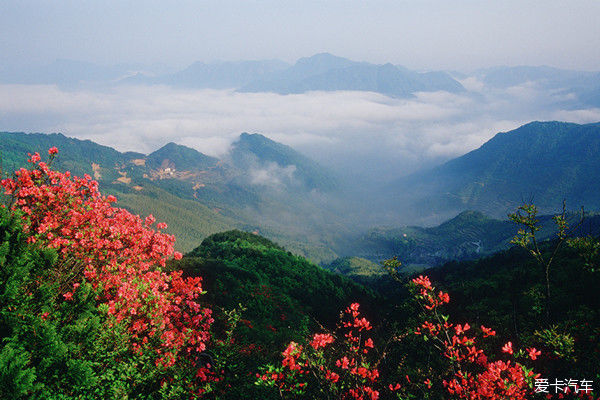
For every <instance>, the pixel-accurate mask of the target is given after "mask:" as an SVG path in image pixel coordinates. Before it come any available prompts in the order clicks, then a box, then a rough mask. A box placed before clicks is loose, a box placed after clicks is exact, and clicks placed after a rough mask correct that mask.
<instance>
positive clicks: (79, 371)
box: [0, 208, 102, 398]
mask: <svg viewBox="0 0 600 400" xmlns="http://www.w3.org/2000/svg"><path fill="white" fill-rule="evenodd" d="M18 219H19V218H18V216H15V215H11V214H9V213H8V212H7V211H6V209H4V208H0V249H2V250H1V256H0V304H1V306H0V338H1V340H2V345H3V348H2V351H1V352H0V382H1V383H0V385H1V386H0V397H2V396H4V397H7V398H8V397H10V396H13V397H11V398H21V397H30V396H33V397H40V398H53V396H55V395H56V394H57V393H64V394H66V395H69V396H77V395H81V394H82V393H87V391H88V390H89V389H90V388H91V387H93V386H95V385H96V384H97V383H98V376H97V370H95V369H94V366H93V363H92V362H91V361H90V360H89V358H88V357H89V354H88V353H87V352H88V351H89V349H90V348H93V347H94V344H95V343H96V340H97V339H98V338H99V336H100V334H101V332H102V329H101V328H100V324H101V318H100V316H99V315H97V314H96V313H95V297H96V294H95V293H94V292H93V291H92V290H91V287H90V286H89V285H85V284H84V285H82V287H80V290H78V291H77V294H76V295H75V296H73V300H72V301H70V302H67V301H64V299H62V296H61V294H62V293H64V288H65V287H68V285H69V282H70V281H71V280H72V279H73V275H70V274H68V273H67V274H65V273H62V274H60V273H59V274H57V273H56V272H57V269H58V270H62V272H65V271H68V270H71V268H65V269H62V268H61V267H62V266H61V265H60V264H57V256H56V253H55V252H54V251H53V250H48V249H43V248H38V247H36V246H33V245H29V244H27V243H26V236H25V235H24V234H23V232H22V231H21V228H20V224H19V222H18Z"/></svg>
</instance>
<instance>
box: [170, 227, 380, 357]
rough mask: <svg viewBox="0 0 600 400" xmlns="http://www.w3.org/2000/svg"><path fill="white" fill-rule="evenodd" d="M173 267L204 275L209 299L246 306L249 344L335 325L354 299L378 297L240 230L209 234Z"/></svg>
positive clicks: (369, 303)
mask: <svg viewBox="0 0 600 400" xmlns="http://www.w3.org/2000/svg"><path fill="white" fill-rule="evenodd" d="M171 267H172V268H175V269H183V270H184V271H185V272H186V273H187V274H190V275H198V276H201V277H202V278H203V281H204V284H203V287H204V288H205V289H206V290H207V294H206V296H207V297H206V299H207V301H209V302H211V303H214V304H216V305H218V306H220V307H224V308H225V309H232V308H235V307H237V306H238V304H243V305H244V306H245V307H247V308H248V310H247V311H246V312H245V313H244V314H243V318H244V319H245V320H247V321H248V322H247V323H246V324H247V325H246V327H245V328H244V331H243V335H242V336H243V337H244V341H245V342H246V343H248V344H249V343H258V344H261V345H268V344H269V343H272V342H273V341H275V342H277V343H278V344H279V345H280V346H281V345H283V344H284V342H285V341H286V340H289V338H290V337H292V338H296V337H298V338H299V337H301V336H302V335H303V334H304V333H305V332H306V331H308V330H309V329H311V328H315V327H316V326H318V325H325V326H329V327H333V326H334V325H335V322H336V320H337V316H338V314H339V311H340V310H341V309H343V308H345V307H347V306H348V304H350V303H351V302H356V301H358V302H361V304H364V305H365V309H366V310H373V309H374V307H375V303H376V302H377V301H378V300H377V297H376V295H375V294H374V293H373V292H372V291H370V290H369V289H366V288H365V287H364V286H361V285H359V284H356V283H354V282H353V281H352V280H350V279H348V278H346V277H344V276H341V275H337V274H334V273H331V272H329V271H326V270H324V269H322V268H320V267H318V266H316V265H314V264H312V263H310V262H309V261H307V260H306V259H305V258H302V257H299V256H296V255H293V254H292V253H290V252H288V251H286V250H285V249H284V248H283V247H281V246H280V245H278V244H276V243H274V242H272V241H270V240H268V239H266V238H264V237H262V236H259V235H255V234H252V233H247V232H241V231H238V230H233V231H227V232H222V233H217V234H214V235H211V236H209V237H208V238H206V239H204V240H203V241H202V244H201V245H200V246H199V247H197V248H196V249H194V250H193V251H191V252H190V253H188V254H187V255H185V256H184V258H183V259H182V260H180V261H176V262H173V263H172V264H171ZM280 346H279V347H278V346H275V347H272V346H271V348H273V349H275V350H276V351H281V350H277V349H279V348H280Z"/></svg>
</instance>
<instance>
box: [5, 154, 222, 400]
mask: <svg viewBox="0 0 600 400" xmlns="http://www.w3.org/2000/svg"><path fill="white" fill-rule="evenodd" d="M48 153H49V156H50V161H52V160H53V158H54V157H55V156H56V154H57V153H58V150H57V149H56V148H51V149H50V150H49V152H48ZM29 163H31V164H32V168H31V169H25V168H21V169H20V170H18V171H16V172H15V174H14V176H13V177H12V178H7V179H3V180H2V181H1V182H0V184H1V186H2V187H3V188H4V192H5V194H7V195H10V196H11V203H10V207H11V209H12V210H14V211H16V210H18V211H19V212H20V213H21V215H22V226H23V229H24V231H25V233H26V234H27V235H28V241H29V243H32V244H34V243H35V244H40V245H43V246H47V247H50V248H53V249H55V250H56V251H57V252H58V255H59V267H58V269H57V271H56V273H55V274H54V279H55V280H56V281H57V283H58V285H59V287H60V294H59V299H60V300H61V301H62V302H64V303H69V302H73V301H74V298H75V297H76V296H77V295H78V292H79V291H81V290H83V288H84V287H88V286H91V288H92V290H93V291H94V292H95V293H96V300H97V305H98V310H100V311H101V312H102V313H103V315H105V316H106V325H107V326H106V327H107V328H109V329H108V331H109V332H114V334H115V335H117V334H118V335H121V336H122V337H120V339H123V338H125V345H126V347H127V349H128V351H129V352H130V354H132V355H135V356H136V357H142V358H143V359H145V360H146V361H149V362H152V363H153V364H154V365H155V366H156V367H157V368H159V369H165V368H169V367H173V366H175V364H179V367H181V365H187V366H188V367H191V368H192V369H194V370H195V377H194V378H195V379H193V380H192V381H193V382H191V383H189V385H190V386H191V391H192V392H195V393H197V394H200V393H202V392H203V391H204V390H205V388H204V387H205V383H206V382H207V381H210V380H212V379H215V377H214V376H212V372H211V369H210V365H209V363H208V364H207V363H205V362H202V354H203V352H204V351H205V350H206V347H207V342H208V341H209V339H210V335H209V329H210V326H211V323H212V322H213V320H212V317H211V310H210V309H209V308H206V307H204V306H202V305H201V303H200V296H201V294H202V293H203V292H202V286H201V279H200V278H198V277H196V278H183V277H182V273H181V272H180V271H175V272H171V273H166V272H163V271H162V270H161V267H164V266H165V262H166V261H167V260H168V259H169V258H171V257H174V258H176V259H178V258H181V254H180V253H177V252H175V251H174V249H173V243H174V237H173V236H171V235H168V234H165V233H162V232H161V230H164V229H165V228H166V224H164V223H159V224H157V225H156V230H155V229H153V228H152V226H153V225H154V223H155V219H154V218H153V217H152V216H151V215H150V216H148V217H146V218H145V220H142V219H141V218H140V217H139V216H136V215H133V214H131V213H129V212H128V211H127V210H124V209H121V208H116V207H113V205H112V203H114V202H115V201H116V199H115V197H114V196H103V195H101V194H100V192H99V191H98V183H97V182H96V181H94V180H92V179H91V178H90V177H89V176H88V175H86V176H84V177H83V178H79V177H71V176H70V174H69V173H68V172H66V173H61V172H57V171H53V170H51V169H50V167H49V165H48V164H46V163H44V162H42V161H41V157H40V155H39V154H38V153H35V154H33V155H31V154H30V158H29ZM48 318H50V319H51V318H52V314H48V313H45V315H44V319H48ZM115 342H116V341H115ZM196 384H197V385H196ZM195 385H196V386H198V387H197V388H196V389H194V387H195ZM199 388H200V389H199Z"/></svg>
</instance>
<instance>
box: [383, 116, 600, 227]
mask: <svg viewBox="0 0 600 400" xmlns="http://www.w3.org/2000/svg"><path fill="white" fill-rule="evenodd" d="M598 154H600V123H595V124H587V125H578V124H572V123H565V122H532V123H529V124H527V125H523V126H522V127H520V128H518V129H516V130H513V131H510V132H505V133H498V134H497V135H496V136H494V138H492V139H491V140H490V141H488V142H487V143H485V144H484V145H483V146H481V147H480V148H479V149H477V150H474V151H472V152H470V153H467V154H466V155H464V156H462V157H459V158H456V159H454V160H451V161H449V162H447V163H445V164H443V165H441V166H439V167H436V168H434V169H432V170H429V171H424V172H419V173H416V174H413V175H411V176H409V177H407V178H404V179H401V180H399V181H397V182H396V183H395V184H394V185H395V187H396V188H397V191H398V193H400V192H402V193H406V192H410V193H412V194H413V197H412V206H411V208H412V209H413V210H414V211H415V212H417V213H419V214H420V215H421V216H427V215H429V216H431V215H432V214H436V213H437V214H438V215H442V216H444V215H449V214H452V213H457V212H460V211H462V210H465V209H475V210H479V211H483V212H485V213H486V214H488V215H491V216H495V217H504V216H505V215H506V214H507V213H508V212H510V211H512V210H514V209H515V208H516V207H517V206H519V205H520V204H522V203H523V202H527V201H533V202H534V203H535V204H536V205H538V207H539V208H540V209H541V210H542V211H550V210H554V209H556V208H558V207H559V206H560V203H561V200H562V199H565V200H566V201H567V205H568V206H569V207H571V208H578V207H580V206H582V205H583V206H585V207H586V208H588V209H598V208H600V186H599V185H598V184H597V182H598V181H600V175H599V172H598V171H600V158H599V157H598Z"/></svg>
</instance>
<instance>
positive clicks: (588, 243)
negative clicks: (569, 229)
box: [567, 235, 600, 272]
mask: <svg viewBox="0 0 600 400" xmlns="http://www.w3.org/2000/svg"><path fill="white" fill-rule="evenodd" d="M567 244H568V245H569V246H570V247H572V248H574V249H575V250H577V252H578V253H579V255H580V256H581V257H582V258H583V261H584V265H585V266H586V268H588V269H589V270H590V271H591V272H596V271H597V270H598V264H599V263H600V240H598V238H597V237H594V236H592V235H588V236H585V237H576V238H572V239H567Z"/></svg>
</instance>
